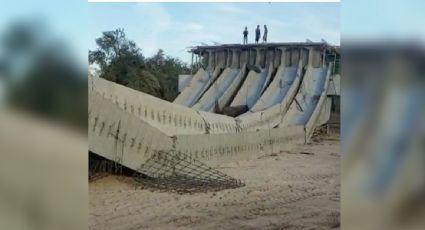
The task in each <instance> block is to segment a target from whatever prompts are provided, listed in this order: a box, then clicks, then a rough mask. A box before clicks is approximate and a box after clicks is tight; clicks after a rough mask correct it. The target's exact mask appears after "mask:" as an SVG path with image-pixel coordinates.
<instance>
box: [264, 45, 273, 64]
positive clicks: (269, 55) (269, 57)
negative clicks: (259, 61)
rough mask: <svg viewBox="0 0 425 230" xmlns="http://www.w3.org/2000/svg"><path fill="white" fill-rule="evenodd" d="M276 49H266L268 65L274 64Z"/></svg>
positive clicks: (266, 62)
mask: <svg viewBox="0 0 425 230" xmlns="http://www.w3.org/2000/svg"><path fill="white" fill-rule="evenodd" d="M274 54H275V50H269V49H266V61H265V65H266V67H268V66H269V65H270V64H273V61H274Z"/></svg>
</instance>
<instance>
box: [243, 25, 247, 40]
mask: <svg viewBox="0 0 425 230" xmlns="http://www.w3.org/2000/svg"><path fill="white" fill-rule="evenodd" d="M243 44H248V28H247V27H246V26H245V30H244V31H243Z"/></svg>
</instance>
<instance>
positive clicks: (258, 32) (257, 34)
mask: <svg viewBox="0 0 425 230" xmlns="http://www.w3.org/2000/svg"><path fill="white" fill-rule="evenodd" d="M268 32H269V30H268V29H267V25H264V33H263V43H266V42H267V34H268ZM260 37H261V30H260V25H257V29H255V43H258V41H259V40H260ZM243 44H248V27H246V26H245V30H244V31H243Z"/></svg>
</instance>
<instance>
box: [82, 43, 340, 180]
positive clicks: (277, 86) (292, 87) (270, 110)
mask: <svg viewBox="0 0 425 230" xmlns="http://www.w3.org/2000/svg"><path fill="white" fill-rule="evenodd" d="M191 52H192V53H193V54H194V55H197V56H198V57H199V61H198V64H199V65H198V66H199V69H198V70H197V72H196V74H194V75H193V76H192V77H191V79H190V81H189V82H188V84H187V85H186V86H185V87H184V88H183V90H182V92H181V93H180V94H179V95H178V96H177V98H176V99H175V101H174V102H173V103H171V102H167V101H164V100H161V99H159V98H155V97H153V96H150V95H147V94H145V93H142V92H139V91H135V90H133V89H130V88H127V87H124V86H122V85H118V84H115V83H113V82H109V81H106V80H104V79H100V78H96V77H89V150H90V151H92V152H94V153H96V154H99V155H101V156H103V157H105V158H107V159H109V160H112V161H115V162H117V163H119V164H122V165H124V166H126V167H128V168H131V169H133V170H138V171H143V172H144V173H145V174H149V172H146V170H143V169H142V168H141V167H143V166H144V165H145V163H146V162H148V161H149V160H152V159H156V158H155V155H156V154H158V152H161V153H162V154H164V152H165V153H167V152H170V153H171V152H173V153H176V152H177V153H179V154H183V155H184V157H183V158H184V159H186V158H190V159H193V160H196V161H198V162H202V163H204V164H206V165H208V166H211V167H214V166H216V165H217V164H220V163H223V162H225V161H228V160H230V159H232V158H233V159H242V158H249V157H252V156H258V154H259V153H260V152H268V151H275V150H279V149H283V148H288V146H290V145H293V144H302V143H305V142H307V141H309V139H310V138H311V136H312V134H313V131H314V129H315V127H317V126H318V125H320V124H323V123H324V122H326V120H327V119H328V118H329V111H328V110H329V108H327V107H329V105H327V104H328V103H327V101H326V96H327V91H328V87H329V81H330V77H331V73H332V71H333V68H332V66H333V64H334V63H333V61H334V60H331V59H329V58H328V57H329V56H332V55H335V50H334V49H333V47H331V46H328V45H327V44H325V43H278V44H267V45H263V44H261V45H223V46H205V47H196V48H194V49H192V50H191ZM241 107H243V108H245V109H243V110H240V111H241V112H239V113H237V114H236V115H235V116H227V115H223V114H220V113H223V111H225V110H226V109H228V110H229V109H230V110H231V109H232V108H241ZM178 159H182V158H181V157H179V158H178Z"/></svg>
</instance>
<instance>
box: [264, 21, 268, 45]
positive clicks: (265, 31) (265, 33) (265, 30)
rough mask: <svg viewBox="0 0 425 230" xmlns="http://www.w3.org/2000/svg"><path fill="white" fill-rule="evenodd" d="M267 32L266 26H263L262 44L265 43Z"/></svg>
mask: <svg viewBox="0 0 425 230" xmlns="http://www.w3.org/2000/svg"><path fill="white" fill-rule="evenodd" d="M267 32H269V30H268V29H267V26H266V25H264V34H263V43H267Z"/></svg>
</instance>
